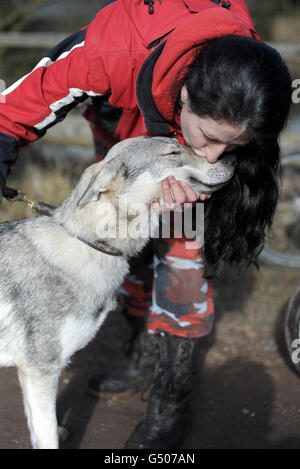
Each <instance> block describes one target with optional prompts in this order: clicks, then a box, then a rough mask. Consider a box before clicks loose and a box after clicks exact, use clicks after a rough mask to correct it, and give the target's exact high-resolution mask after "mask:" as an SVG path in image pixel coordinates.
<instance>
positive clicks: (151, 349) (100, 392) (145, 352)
mask: <svg viewBox="0 0 300 469" xmlns="http://www.w3.org/2000/svg"><path fill="white" fill-rule="evenodd" d="M123 314H124V316H125V317H126V319H127V320H128V321H129V324H130V326H131V328H132V331H133V334H132V337H131V339H130V340H129V341H128V342H127V343H126V344H125V346H124V347H123V351H124V353H125V355H126V361H125V363H124V365H122V367H121V368H119V369H116V370H113V371H112V372H107V373H101V374H97V375H94V376H92V378H90V380H89V382H88V390H89V393H90V394H91V395H93V396H96V397H107V398H109V397H113V396H115V397H122V396H126V395H128V394H130V393H132V392H135V391H140V390H142V389H145V388H147V386H149V385H150V384H151V382H152V377H153V371H154V364H155V360H156V354H155V343H154V342H153V336H152V335H151V334H149V333H148V332H147V331H146V330H145V327H146V322H145V319H144V318H140V317H134V316H129V315H127V313H126V311H125V312H123Z"/></svg>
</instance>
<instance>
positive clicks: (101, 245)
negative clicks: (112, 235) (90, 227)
mask: <svg viewBox="0 0 300 469" xmlns="http://www.w3.org/2000/svg"><path fill="white" fill-rule="evenodd" d="M76 239H78V240H79V241H81V242H82V243H84V244H86V245H87V246H90V247H91V248H93V249H96V251H100V252H103V253H104V254H109V255H110V256H123V252H122V251H121V250H120V249H117V248H114V247H112V246H109V245H108V244H106V242H105V241H102V240H98V241H95V243H90V242H89V241H86V240H85V239H82V238H78V237H76Z"/></svg>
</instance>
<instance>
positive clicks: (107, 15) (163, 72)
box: [0, 0, 259, 200]
mask: <svg viewBox="0 0 300 469" xmlns="http://www.w3.org/2000/svg"><path fill="white" fill-rule="evenodd" d="M152 4H153V8H154V13H153V14H150V12H149V9H150V8H151V7H152ZM226 34H236V35H243V36H250V37H251V36H252V37H255V38H256V39H258V38H259V37H258V35H257V33H256V32H255V30H254V26H253V24H252V21H251V18H250V15H249V13H248V10H247V7H246V5H245V2H244V1H243V0H231V2H224V1H222V0H155V1H154V2H149V1H147V2H145V1H143V0H117V1H110V2H109V3H108V5H107V6H105V7H104V8H103V9H102V10H100V12H99V13H98V14H97V16H96V18H95V19H94V20H93V21H92V22H91V23H90V24H89V25H88V26H87V27H86V28H83V29H82V30H81V31H79V32H77V33H74V34H72V35H71V36H69V37H67V38H66V39H65V40H64V41H62V42H61V43H60V44H58V45H57V46H56V47H55V48H53V49H52V50H51V51H50V52H49V54H48V55H47V57H44V58H43V59H42V60H41V61H40V62H39V63H38V65H37V66H36V67H35V68H34V70H33V71H32V72H31V73H29V74H28V75H26V76H25V77H23V78H21V79H20V80H19V81H18V82H16V83H15V84H14V85H12V86H11V87H9V88H8V89H6V90H5V91H4V92H3V93H2V95H0V189H1V187H3V185H4V181H5V179H6V176H7V172H8V167H9V165H11V164H13V162H14V161H15V160H16V158H17V153H18V148H19V147H20V146H22V145H26V144H27V143H29V142H32V141H35V140H37V139H38V138H40V137H42V136H43V135H44V134H45V133H46V131H47V129H48V128H49V127H51V126H52V125H54V124H56V123H57V122H60V121H61V120H63V119H64V117H65V116H66V115H67V113H68V112H69V111H70V110H71V109H72V108H74V107H75V106H76V105H78V104H79V103H80V106H81V109H82V113H83V115H84V117H85V118H86V119H88V121H89V122H90V124H91V129H92V131H93V134H94V137H95V144H96V152H97V153H98V154H99V156H100V155H101V154H105V152H106V151H107V149H108V148H110V147H111V146H112V145H113V144H114V143H115V142H117V141H119V140H122V139H125V138H128V137H135V136H139V135H153V134H159V135H171V134H172V132H173V131H174V128H173V127H172V124H171V121H172V116H173V105H172V102H171V99H170V87H171V86H172V84H173V82H174V80H175V79H176V77H177V75H178V72H179V71H180V69H181V68H182V67H183V66H184V65H186V64H188V63H190V62H191V61H192V59H193V57H194V51H195V45H196V44H198V43H200V42H201V41H203V40H205V39H209V38H213V37H219V36H222V35H226ZM178 139H179V140H180V141H182V136H181V135H178ZM0 200H1V193H0Z"/></svg>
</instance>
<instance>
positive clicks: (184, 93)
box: [180, 85, 189, 104]
mask: <svg viewBox="0 0 300 469" xmlns="http://www.w3.org/2000/svg"><path fill="white" fill-rule="evenodd" d="M180 97H181V102H182V104H186V103H187V102H188V98H189V94H188V90H187V87H186V85H183V87H182V88H181V95H180Z"/></svg>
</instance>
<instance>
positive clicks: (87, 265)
mask: <svg viewBox="0 0 300 469" xmlns="http://www.w3.org/2000/svg"><path fill="white" fill-rule="evenodd" d="M171 174H172V175H174V176H175V177H176V178H177V179H181V180H183V181H185V182H187V183H190V184H191V185H192V186H193V188H194V189H195V191H196V192H197V193H198V194H200V193H210V192H213V191H214V190H216V189H218V188H219V187H221V186H222V185H223V184H224V183H226V182H227V181H228V180H229V179H230V177H231V176H232V174H233V167H232V161H230V162H226V161H225V159H224V160H222V161H221V162H218V163H216V164H213V165H212V164H210V163H208V162H207V161H206V160H205V159H203V158H199V157H197V156H196V155H195V154H194V153H193V152H192V151H191V150H190V149H188V148H186V147H183V146H181V145H179V143H178V142H177V141H176V140H173V139H169V138H164V137H155V138H149V137H139V138H135V139H128V140H125V141H123V142H121V143H119V144H117V145H115V146H114V147H113V148H112V149H111V151H110V152H109V153H108V155H107V157H106V158H105V160H103V161H102V162H100V163H97V164H94V165H92V166H90V167H88V168H87V169H86V170H85V172H84V173H83V175H82V177H81V178H80V180H79V182H78V184H77V186H76V187H75V189H74V190H73V192H72V193H71V194H70V195H69V196H68V197H67V198H66V200H65V201H64V202H63V203H62V204H61V205H60V206H59V207H57V208H56V209H55V210H54V213H53V215H52V216H51V217H46V216H40V217H36V218H29V219H26V220H21V221H17V222H8V223H3V224H2V225H0V272H1V278H0V331H1V337H0V366H16V367H17V370H18V376H19V381H20V384H21V387H22V391H23V397H24V406H25V413H26V416H27V420H28V426H29V429H30V434H31V441H32V445H33V447H34V448H57V447H58V435H57V422H56V411H55V404H56V391H57V383H58V378H59V375H60V373H61V371H62V369H63V368H64V367H65V366H66V364H67V363H68V361H69V359H70V357H71V355H72V354H73V353H74V352H76V351H77V350H78V349H80V348H82V347H84V346H85V345H86V344H87V343H88V342H89V341H90V340H91V339H92V338H93V337H94V336H95V334H96V332H97V331H98V329H99V327H100V326H101V324H102V323H103V321H104V319H105V317H106V316H107V314H108V312H109V311H111V310H113V309H114V308H115V307H116V299H115V298H116V292H117V290H118V288H119V286H120V285H121V283H122V281H123V280H124V277H125V276H126V274H127V273H128V258H129V257H130V256H132V255H136V254H137V253H138V252H140V251H141V249H142V248H143V247H144V245H145V244H146V242H147V239H145V238H135V239H131V238H129V237H126V238H117V237H111V236H109V234H110V233H109V230H112V229H113V228H114V226H112V225H114V224H115V223H113V224H112V220H114V218H113V217H112V213H111V212H110V207H114V206H115V207H116V206H117V205H118V203H121V206H122V202H124V201H125V200H126V203H127V205H128V207H129V210H125V208H124V211H122V209H120V208H118V215H119V216H118V221H116V223H119V224H122V223H123V222H124V221H128V218H127V220H126V217H129V219H130V221H132V220H133V219H134V218H135V217H137V216H138V215H137V214H136V212H135V211H131V215H130V207H131V205H132V204H134V203H135V202H136V201H138V202H140V203H141V202H142V203H144V204H145V205H146V206H147V210H149V212H150V210H151V203H152V202H153V200H154V199H156V198H157V197H159V196H160V195H161V192H160V182H161V181H162V180H163V179H165V178H166V177H167V176H169V175H171ZM207 184H208V185H207ZM108 202H109V203H108ZM128 214H129V215H128ZM153 219H154V220H155V221H154V222H152V223H154V224H155V223H158V217H153ZM107 222H109V223H107ZM104 226H105V227H106V231H105V230H104V229H103V227H104ZM107 226H109V228H107ZM104 233H105V235H106V239H105V240H106V242H107V244H108V245H110V246H112V247H114V248H117V249H120V250H121V251H122V255H121V256H111V255H107V254H104V253H102V252H98V251H97V250H95V249H93V248H92V247H90V246H88V245H86V244H85V243H83V242H82V241H80V240H79V239H78V238H82V239H84V240H86V241H88V242H91V243H93V242H95V241H96V240H98V239H99V238H101V239H103V236H102V235H103V234H104ZM111 234H112V233H111Z"/></svg>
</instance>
